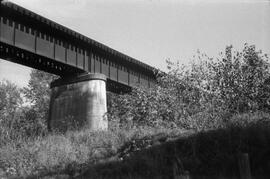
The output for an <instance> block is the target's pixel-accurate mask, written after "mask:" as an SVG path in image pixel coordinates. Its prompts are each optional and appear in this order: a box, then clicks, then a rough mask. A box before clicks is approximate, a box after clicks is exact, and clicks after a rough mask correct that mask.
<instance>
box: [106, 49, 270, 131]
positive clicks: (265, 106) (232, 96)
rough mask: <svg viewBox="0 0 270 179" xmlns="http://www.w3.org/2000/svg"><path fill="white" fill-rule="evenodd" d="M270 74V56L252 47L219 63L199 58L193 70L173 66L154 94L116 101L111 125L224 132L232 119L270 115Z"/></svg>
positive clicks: (223, 55)
mask: <svg viewBox="0 0 270 179" xmlns="http://www.w3.org/2000/svg"><path fill="white" fill-rule="evenodd" d="M268 68H269V63H268V57H267V55H265V54H262V52H261V51H256V49H255V46H249V45H247V44H245V46H244V49H243V50H242V51H241V52H237V51H233V48H232V46H228V47H226V50H225V53H221V55H220V57H219V58H216V59H213V58H209V57H208V56H207V55H205V54H202V53H200V52H198V54H197V56H196V57H195V58H194V61H193V63H192V64H191V65H190V66H183V65H182V66H181V65H179V63H173V62H170V61H168V69H169V72H168V73H167V74H163V73H160V74H159V78H158V83H157V85H156V87H155V88H152V89H145V90H144V89H142V88H138V89H134V90H133V91H132V93H131V94H126V95H122V96H116V97H111V98H110V99H113V100H112V102H110V108H109V115H111V116H110V118H109V119H111V120H112V122H115V123H116V124H121V125H128V126H129V127H130V125H133V126H134V125H135V126H138V125H150V126H166V127H169V126H170V127H176V126H177V127H181V128H186V129H190V128H192V129H197V130H201V129H209V128H218V127H224V126H226V125H228V119H229V117H230V116H232V115H233V114H236V113H244V112H255V111H258V110H260V111H267V110H269V107H270V106H269V99H270V92H269V91H270V90H269V89H270V84H269V80H270V78H269V76H270V73H269V69H268Z"/></svg>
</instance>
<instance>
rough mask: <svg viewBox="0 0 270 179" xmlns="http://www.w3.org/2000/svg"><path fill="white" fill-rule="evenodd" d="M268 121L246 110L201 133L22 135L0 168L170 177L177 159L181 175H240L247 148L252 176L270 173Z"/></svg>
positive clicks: (27, 173)
mask: <svg viewBox="0 0 270 179" xmlns="http://www.w3.org/2000/svg"><path fill="white" fill-rule="evenodd" d="M239 121H242V122H243V123H240V122H239ZM254 121H255V122H254ZM269 121H270V116H269V114H267V113H252V114H251V113H247V114H242V115H235V116H233V117H232V118H230V121H229V122H228V124H229V125H228V126H227V128H223V129H215V130H208V131H201V132H197V133H194V132H192V131H191V132H190V131H183V130H181V129H178V128H174V129H167V128H149V127H141V128H135V129H130V130H124V129H117V130H109V131H107V132H104V131H97V132H90V131H87V130H83V131H73V132H67V133H66V134H56V133H55V134H48V135H46V136H43V137H35V138H22V137H21V136H18V138H17V139H16V140H15V139H14V140H10V141H9V142H8V143H5V144H4V145H0V169H1V170H3V171H5V174H6V175H7V176H8V177H11V176H12V177H14V176H15V177H19V178H24V177H30V178H31V177H32V178H37V177H41V176H48V175H50V176H53V175H56V174H68V175H70V176H79V177H81V178H106V177H107V178H110V177H112V176H115V177H116V178H132V177H133V178H134V177H135V178H147V177H148V178H149V177H150V178H153V177H162V176H163V178H166V176H169V174H172V173H173V172H174V171H173V170H172V168H173V167H172V166H173V165H174V163H175V161H178V164H177V165H178V169H179V170H180V171H178V172H180V173H181V172H183V171H184V170H188V171H190V172H191V174H193V175H199V176H203V175H204V176H220V175H223V176H226V175H230V176H237V175H238V169H237V167H238V166H237V158H236V156H237V154H238V153H239V152H247V153H249V155H250V162H251V172H252V174H256V175H269V176H270V174H269V172H268V170H267V169H268V167H270V163H269V161H270V158H269V156H270V125H269ZM157 136H166V139H167V140H166V142H164V143H163V142H161V143H160V142H157V143H155V142H153V141H155V140H156V139H158V138H157ZM0 137H1V136H0ZM149 141H150V143H149ZM149 144H150V146H149ZM179 161H180V162H179ZM180 165H181V166H180ZM1 170H0V171H1ZM0 178H1V176H0Z"/></svg>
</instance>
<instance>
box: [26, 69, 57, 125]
mask: <svg viewBox="0 0 270 179" xmlns="http://www.w3.org/2000/svg"><path fill="white" fill-rule="evenodd" d="M56 78H57V76H55V75H52V74H50V73H46V72H43V71H39V70H36V69H33V70H32V71H31V74H30V80H29V82H28V87H27V88H24V94H25V96H26V98H27V99H28V100H29V102H30V103H31V108H32V109H31V115H34V116H36V117H35V118H36V120H37V122H38V123H39V125H41V126H42V128H43V129H47V119H48V112H49V102H50V83H51V82H52V80H54V79H56Z"/></svg>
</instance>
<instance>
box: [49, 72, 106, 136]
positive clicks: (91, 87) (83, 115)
mask: <svg viewBox="0 0 270 179" xmlns="http://www.w3.org/2000/svg"><path fill="white" fill-rule="evenodd" d="M51 88H52V93H51V102H50V118H49V123H48V126H49V129H51V130H53V131H55V130H57V131H66V130H69V129H82V128H88V129H90V130H107V129H108V120H107V116H106V112H107V100H106V76H105V75H103V74H84V75H80V76H76V77H72V78H65V79H58V80H55V81H54V82H52V83H51Z"/></svg>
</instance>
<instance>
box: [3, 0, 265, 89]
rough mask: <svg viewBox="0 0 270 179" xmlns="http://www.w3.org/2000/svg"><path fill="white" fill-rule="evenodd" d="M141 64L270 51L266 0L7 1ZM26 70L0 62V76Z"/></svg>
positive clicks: (22, 80) (22, 76) (20, 75)
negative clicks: (228, 49)
mask: <svg viewBox="0 0 270 179" xmlns="http://www.w3.org/2000/svg"><path fill="white" fill-rule="evenodd" d="M10 1H11V2H15V3H17V4H18V5H21V6H23V7H25V8H27V9H29V10H32V11H34V12H36V13H38V14H40V15H42V16H45V17H47V18H49V19H51V20H53V21H55V22H57V23H60V24H62V25H64V26H67V27H69V28H71V29H73V30H75V31H77V32H79V33H82V34H83V35H86V36H88V37H90V38H92V39H94V40H97V41H99V42H101V43H103V44H105V45H108V46H110V47H112V48H114V49H116V50H118V51H120V52H123V53H125V54H127V55H129V56H131V57H134V58H136V59H138V60H140V61H142V62H144V63H147V64H149V65H152V66H154V67H157V68H160V69H162V70H165V68H166V63H165V59H168V58H169V59H171V60H173V61H180V62H181V63H187V62H188V61H189V59H191V58H192V56H193V55H194V54H196V51H197V49H199V50H200V51H202V52H205V53H206V54H207V55H208V56H212V57H215V56H217V55H218V53H219V52H220V51H224V48H225V46H226V45H233V46H234V47H235V48H236V49H239V50H241V49H242V48H243V45H244V43H246V42H247V43H249V44H255V45H256V47H257V49H261V50H262V51H263V52H265V53H268V54H270V2H269V1H268V0H222V1H219V0H204V1H203V0H189V1H187V0H178V1H177V0H129V1H126V0H107V1H105V0H10ZM29 71H30V69H29V68H27V67H24V66H20V65H16V64H13V63H9V62H6V61H3V60H0V80H2V79H3V78H5V79H9V80H11V81H13V82H15V83H17V84H18V85H20V86H24V85H26V84H27V81H28V79H29Z"/></svg>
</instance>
